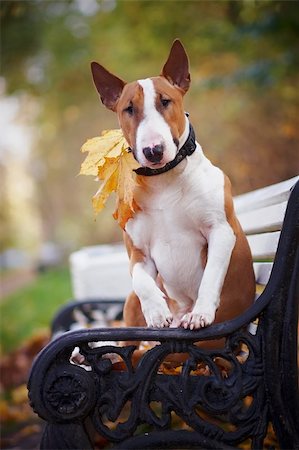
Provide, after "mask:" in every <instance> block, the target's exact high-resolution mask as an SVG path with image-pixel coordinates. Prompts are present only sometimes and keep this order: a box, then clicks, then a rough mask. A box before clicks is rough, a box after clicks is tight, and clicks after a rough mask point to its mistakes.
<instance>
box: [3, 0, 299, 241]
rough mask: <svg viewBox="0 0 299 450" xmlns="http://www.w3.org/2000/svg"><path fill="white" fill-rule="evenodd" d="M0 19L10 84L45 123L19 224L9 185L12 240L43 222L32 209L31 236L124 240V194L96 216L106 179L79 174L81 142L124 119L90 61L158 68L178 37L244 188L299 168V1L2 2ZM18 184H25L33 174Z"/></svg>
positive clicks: (201, 104) (222, 153)
mask: <svg viewBox="0 0 299 450" xmlns="http://www.w3.org/2000/svg"><path fill="white" fill-rule="evenodd" d="M1 22H2V23H1V28H2V58H1V59H2V75H3V77H4V78H5V84H6V94H5V95H6V96H12V95H13V96H17V98H19V99H21V101H22V108H23V117H24V116H25V119H24V120H25V121H26V123H29V124H30V125H31V126H33V128H34V139H33V144H32V149H31V151H30V152H29V156H28V158H27V159H26V163H25V164H24V167H23V170H24V171H25V172H26V174H27V176H28V177H29V178H30V180H31V182H32V186H33V188H32V189H33V195H32V197H31V199H29V200H26V201H25V202H24V207H23V208H22V226H18V223H20V221H21V218H20V215H18V213H16V214H12V209H15V210H20V208H19V207H18V205H17V203H16V197H17V196H16V195H9V192H6V196H4V200H5V201H6V203H7V206H8V207H7V208H5V209H4V210H2V212H1V215H2V219H3V220H2V224H3V225H2V228H3V244H4V246H7V245H8V244H9V245H21V246H22V245H25V244H24V241H25V240H26V239H23V240H20V239H19V238H18V237H17V235H19V236H20V233H21V230H20V228H22V229H23V230H24V226H26V227H27V228H28V230H29V231H30V230H32V223H31V219H30V218H29V219H28V220H27V221H26V220H25V219H26V217H31V218H32V217H35V218H36V223H38V226H36V230H37V231H36V232H35V233H33V236H32V246H34V240H35V237H36V241H39V242H40V241H42V240H51V241H55V242H59V243H61V244H63V245H64V246H66V247H68V248H69V249H73V248H75V247H78V246H81V245H86V244H95V243H100V242H107V241H111V240H118V239H120V234H119V230H118V227H117V225H116V224H114V222H113V219H112V218H111V210H112V209H113V205H111V207H110V209H109V210H108V211H106V212H105V213H103V214H102V215H101V216H99V218H98V219H97V221H96V222H95V221H94V217H93V212H92V208H91V202H90V199H91V196H92V194H93V193H94V191H95V189H96V184H95V183H93V182H92V180H91V179H85V178H84V177H80V178H77V177H76V175H77V174H78V172H79V168H80V163H81V162H82V159H83V157H82V155H81V154H80V152H79V149H80V146H81V145H82V144H83V143H84V142H85V140H86V139H87V138H89V137H93V136H96V135H98V134H99V133H100V131H102V130H103V129H106V128H114V127H116V126H117V123H116V118H115V117H114V115H113V114H112V113H111V112H108V111H107V110H105V109H104V107H103V106H101V105H100V104H99V102H98V99H97V94H96V92H95V89H94V87H93V85H92V81H91V76H90V69H89V63H90V61H92V60H97V61H99V62H101V63H102V64H103V65H105V66H106V67H108V68H109V69H110V70H111V71H112V72H114V73H116V74H118V75H119V76H120V77H122V78H124V79H126V80H133V79H136V78H142V77H146V76H150V75H156V74H158V73H159V71H160V69H161V67H162V65H163V63H164V62H165V59H166V57H167V54H168V51H169V48H170V45H171V43H172V41H173V39H174V38H176V37H180V38H181V40H182V41H183V43H184V45H185V47H186V49H187V51H188V54H189V56H190V61H191V75H192V86H191V91H190V92H189V94H188V95H187V97H186V109H187V110H188V111H189V112H190V116H191V120H192V123H193V125H194V127H195V129H196V132H197V137H198V140H199V141H200V143H201V144H202V146H203V148H204V150H205V152H206V154H207V156H208V157H210V158H211V159H212V161H213V162H214V163H216V164H219V166H220V167H221V168H223V170H224V171H226V173H227V174H228V175H229V176H230V177H231V179H232V182H233V186H234V190H235V193H241V192H244V191H246V190H249V189H253V188H257V187H260V186H264V185H267V184H269V183H274V182H277V181H280V180H283V179H285V178H288V177H291V176H293V175H295V174H296V173H298V169H299V162H298V140H299V129H298V104H299V91H298V78H299V76H298V63H299V56H298V49H299V33H298V30H299V14H298V2H297V1H269V0H264V1H243V0H239V1H233V0H232V1H226V0H224V1H189V0H186V1H171V0H170V1H155V0H152V1H148V0H144V1H121V0H76V1H75V0H69V1H46V0H36V1H2V2H1ZM30 105H31V106H30ZM32 105H35V107H33V106H32ZM30 108H31V109H30ZM5 151H7V153H8V154H9V149H6V150H5ZM7 161H8V160H7V158H6V162H3V158H2V160H0V174H2V175H3V176H4V178H5V177H6V178H7V177H8V175H7V173H8V171H9V170H11V169H12V168H13V167H14V166H13V161H12V162H11V163H8V162H7ZM9 161H10V160H9ZM13 183H14V184H15V185H16V184H18V183H19V184H20V191H22V190H24V187H22V186H23V185H22V177H20V176H18V175H17V174H16V175H14V177H13ZM7 190H9V188H7ZM30 202H31V203H30ZM32 205H33V206H32ZM18 208H19V209H18ZM32 208H33V209H34V214H33V213H32ZM16 223H17V225H16ZM28 233H29V232H28ZM28 233H27V242H28Z"/></svg>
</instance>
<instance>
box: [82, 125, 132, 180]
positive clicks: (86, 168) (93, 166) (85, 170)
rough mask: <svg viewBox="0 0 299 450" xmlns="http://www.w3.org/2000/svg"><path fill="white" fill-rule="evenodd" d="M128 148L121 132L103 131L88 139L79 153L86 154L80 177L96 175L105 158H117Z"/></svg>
mask: <svg viewBox="0 0 299 450" xmlns="http://www.w3.org/2000/svg"><path fill="white" fill-rule="evenodd" d="M124 148H128V143H127V141H126V140H125V138H124V136H123V134H122V131H121V130H105V131H103V132H102V134H101V136H98V137H94V138H92V139H88V140H87V141H86V142H85V144H83V146H82V148H81V152H82V153H85V152H88V155H87V157H86V158H85V160H84V161H83V163H82V164H81V170H80V175H94V176H97V175H98V167H99V166H102V165H103V164H105V159H106V158H117V157H119V156H120V154H121V152H122V150H123V149H124Z"/></svg>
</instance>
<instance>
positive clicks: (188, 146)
mask: <svg viewBox="0 0 299 450" xmlns="http://www.w3.org/2000/svg"><path fill="white" fill-rule="evenodd" d="M195 149H196V141H195V133H194V129H193V127H192V125H191V123H190V131H189V136H188V138H187V140H186V142H185V144H184V145H183V146H182V147H181V148H180V149H179V151H178V153H177V155H176V157H175V158H174V159H173V160H172V161H170V162H168V163H167V164H165V166H163V167H161V168H159V169H150V168H149V167H139V168H138V169H135V172H136V173H137V175H144V176H146V177H151V176H153V175H160V174H161V173H165V172H168V171H169V170H171V169H173V168H174V167H176V166H177V165H178V164H179V163H180V162H181V161H183V159H185V158H186V156H190V155H192V153H193V152H194V151H195Z"/></svg>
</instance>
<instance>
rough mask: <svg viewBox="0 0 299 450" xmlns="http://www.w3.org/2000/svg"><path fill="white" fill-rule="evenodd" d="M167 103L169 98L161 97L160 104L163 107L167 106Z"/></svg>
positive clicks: (169, 101)
mask: <svg viewBox="0 0 299 450" xmlns="http://www.w3.org/2000/svg"><path fill="white" fill-rule="evenodd" d="M169 103H171V100H170V99H169V98H161V104H162V106H163V107H164V108H167V106H168V105H169Z"/></svg>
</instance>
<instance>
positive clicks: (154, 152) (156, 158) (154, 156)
mask: <svg viewBox="0 0 299 450" xmlns="http://www.w3.org/2000/svg"><path fill="white" fill-rule="evenodd" d="M163 152H164V147H163V145H155V146H154V147H145V148H144V149H143V154H144V156H145V157H146V159H147V160H148V161H150V162H152V163H158V162H160V161H161V159H162V158H163Z"/></svg>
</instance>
